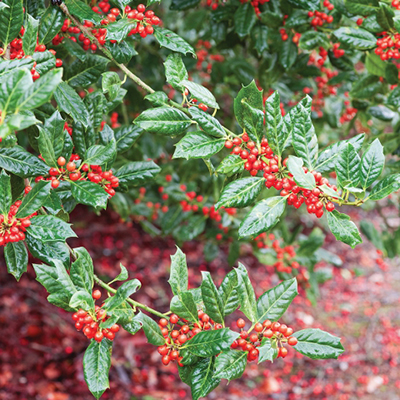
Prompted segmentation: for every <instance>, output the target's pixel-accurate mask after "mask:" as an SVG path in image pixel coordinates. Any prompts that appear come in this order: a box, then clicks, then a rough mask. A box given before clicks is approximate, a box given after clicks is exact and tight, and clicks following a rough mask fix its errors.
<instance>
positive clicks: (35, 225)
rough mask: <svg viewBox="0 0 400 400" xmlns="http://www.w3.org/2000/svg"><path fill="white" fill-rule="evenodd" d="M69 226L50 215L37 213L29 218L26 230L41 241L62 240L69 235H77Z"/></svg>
mask: <svg viewBox="0 0 400 400" xmlns="http://www.w3.org/2000/svg"><path fill="white" fill-rule="evenodd" d="M70 226H71V224H67V223H66V222H64V221H62V220H61V219H59V218H57V217H54V216H52V215H39V216H36V217H33V218H31V225H30V226H29V227H28V228H27V229H26V231H27V232H29V234H30V235H32V236H33V237H34V238H36V239H39V240H41V241H42V242H64V241H65V240H66V239H68V238H70V237H77V236H76V234H75V232H74V231H73V230H72V229H71V228H70Z"/></svg>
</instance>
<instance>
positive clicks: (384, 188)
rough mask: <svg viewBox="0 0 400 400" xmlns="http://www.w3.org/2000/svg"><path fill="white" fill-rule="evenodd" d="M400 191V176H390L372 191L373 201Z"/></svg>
mask: <svg viewBox="0 0 400 400" xmlns="http://www.w3.org/2000/svg"><path fill="white" fill-rule="evenodd" d="M399 189H400V174H394V175H389V176H386V177H385V178H383V179H382V180H380V181H379V182H378V183H377V184H376V185H375V186H374V187H373V188H372V190H371V193H370V194H369V196H368V197H369V198H370V199H371V200H375V201H376V200H381V199H384V198H385V197H387V196H389V195H390V194H391V193H393V192H395V191H397V190H399Z"/></svg>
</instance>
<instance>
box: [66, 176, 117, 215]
mask: <svg viewBox="0 0 400 400" xmlns="http://www.w3.org/2000/svg"><path fill="white" fill-rule="evenodd" d="M70 185H71V193H72V196H73V197H74V199H75V200H76V201H77V202H78V203H80V204H85V205H87V206H92V207H96V208H97V207H100V208H104V209H105V208H106V207H107V201H108V197H109V195H108V193H107V192H106V191H105V190H104V189H103V188H102V187H101V186H100V185H98V184H97V183H94V182H90V181H75V182H72V181H71V182H70Z"/></svg>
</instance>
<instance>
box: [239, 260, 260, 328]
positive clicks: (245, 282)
mask: <svg viewBox="0 0 400 400" xmlns="http://www.w3.org/2000/svg"><path fill="white" fill-rule="evenodd" d="M235 271H236V275H237V279H238V283H237V287H236V291H237V294H238V297H239V304H240V311H241V312H242V313H243V314H244V315H245V316H246V317H247V318H248V319H249V320H250V321H251V322H253V323H254V322H255V321H256V320H257V303H256V295H255V293H254V289H253V285H252V284H251V282H250V278H249V275H248V273H247V270H246V268H245V267H244V265H243V264H241V263H239V266H238V268H236V269H235Z"/></svg>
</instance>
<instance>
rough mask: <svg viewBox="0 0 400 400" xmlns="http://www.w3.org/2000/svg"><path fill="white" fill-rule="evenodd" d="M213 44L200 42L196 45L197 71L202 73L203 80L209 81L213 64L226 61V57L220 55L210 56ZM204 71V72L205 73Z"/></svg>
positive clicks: (205, 41)
mask: <svg viewBox="0 0 400 400" xmlns="http://www.w3.org/2000/svg"><path fill="white" fill-rule="evenodd" d="M211 47H212V46H211V43H210V42H209V41H208V40H199V41H198V42H197V44H196V55H197V62H196V69H197V70H198V71H199V72H200V76H201V78H202V79H203V80H209V79H210V74H211V72H212V63H213V62H214V61H215V62H222V61H224V56H222V55H220V54H210V53H209V50H210V49H211ZM203 69H204V71H203Z"/></svg>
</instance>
